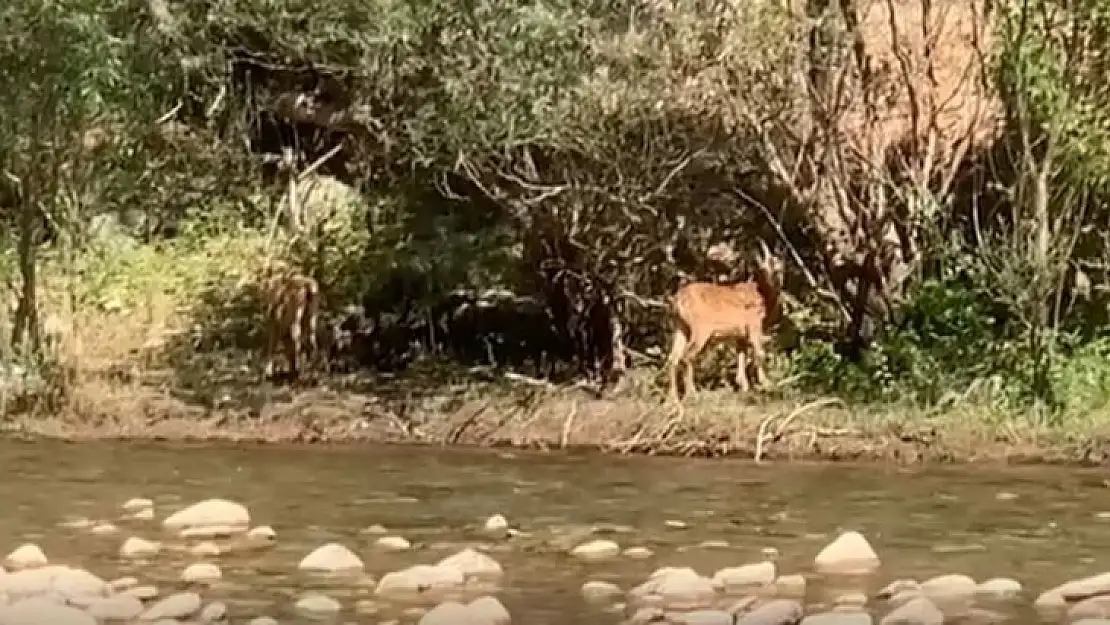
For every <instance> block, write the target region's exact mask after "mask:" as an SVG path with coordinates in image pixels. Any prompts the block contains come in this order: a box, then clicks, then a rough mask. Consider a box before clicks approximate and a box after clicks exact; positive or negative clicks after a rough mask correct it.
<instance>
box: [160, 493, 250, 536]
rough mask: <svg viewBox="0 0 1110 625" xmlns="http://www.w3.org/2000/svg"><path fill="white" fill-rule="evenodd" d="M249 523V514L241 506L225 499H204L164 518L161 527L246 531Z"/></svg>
mask: <svg viewBox="0 0 1110 625" xmlns="http://www.w3.org/2000/svg"><path fill="white" fill-rule="evenodd" d="M250 522H251V515H250V512H249V511H248V510H247V507H246V506H244V505H243V504H240V503H236V502H234V501H228V500H226V499H206V500H204V501H201V502H198V503H195V504H193V505H191V506H189V507H188V508H185V509H184V510H179V511H177V512H175V513H173V514H171V515H170V516H168V517H166V519H165V520H164V521H162V526H163V527H165V528H166V529H173V530H189V529H198V528H214V527H217V528H218V527H228V528H238V527H242V529H243V531H246V529H247V526H249V525H250Z"/></svg>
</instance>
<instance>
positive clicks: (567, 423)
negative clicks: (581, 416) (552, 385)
mask: <svg viewBox="0 0 1110 625" xmlns="http://www.w3.org/2000/svg"><path fill="white" fill-rule="evenodd" d="M577 416H578V402H576V401H571V402H570V410H568V411H567V418H566V419H563V432H562V434H561V435H560V436H559V449H566V448H567V442H568V441H569V440H570V430H571V428H573V427H574V418H575V417H577Z"/></svg>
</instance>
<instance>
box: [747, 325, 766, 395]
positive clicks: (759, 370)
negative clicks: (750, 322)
mask: <svg viewBox="0 0 1110 625" xmlns="http://www.w3.org/2000/svg"><path fill="white" fill-rule="evenodd" d="M765 341H766V339H765V338H763V337H761V336H760V337H753V338H752V340H751V342H750V345H751V349H752V364H753V365H754V366H755V383H756V386H758V387H760V388H767V372H765V371H764V370H763V359H764V356H765V355H766V352H765V351H764V350H763V343H764V342H765Z"/></svg>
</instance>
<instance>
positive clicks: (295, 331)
mask: <svg viewBox="0 0 1110 625" xmlns="http://www.w3.org/2000/svg"><path fill="white" fill-rule="evenodd" d="M300 312H301V311H300V310H298V311H297V314H296V315H294V319H293V323H291V324H289V327H288V330H287V332H288V333H287V334H286V336H285V340H286V351H288V352H289V377H290V379H293V380H296V379H297V377H298V376H299V375H300V366H299V365H300V362H299V361H300V351H301V314H300Z"/></svg>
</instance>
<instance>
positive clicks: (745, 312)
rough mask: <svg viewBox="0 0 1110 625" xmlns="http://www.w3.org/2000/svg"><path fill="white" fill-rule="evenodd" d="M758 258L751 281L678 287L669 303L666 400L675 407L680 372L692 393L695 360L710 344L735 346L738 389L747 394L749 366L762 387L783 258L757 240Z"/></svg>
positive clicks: (698, 283)
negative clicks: (767, 334) (718, 342)
mask: <svg viewBox="0 0 1110 625" xmlns="http://www.w3.org/2000/svg"><path fill="white" fill-rule="evenodd" d="M759 249H760V259H759V264H758V267H757V269H756V272H755V276H754V279H752V280H748V281H747V282H739V283H736V284H714V283H712V282H692V283H689V284H686V285H684V286H682V287H681V288H679V289H678V291H677V292H676V293H675V295H674V297H673V298H672V301H671V316H672V318H673V322H674V325H675V331H674V338H673V339H672V341H671V353H670V356H669V357H668V358H667V374H668V379H669V383H670V387H669V392H670V398H671V399H672V400H673V401H675V402H676V403H677V402H679V401H680V398H679V395H678V368H679V367H680V366H681V367H684V368H685V387H686V389H685V390H686V393H691V392H693V391H694V390H695V386H694V361H695V359H696V358H697V357H698V354H700V353H701V352H702V350H703V349H705V347H706V345H708V344H709V343H710V342H712V341H716V340H734V341H736V342H737V343H738V347H739V353H738V354H737V357H736V384H737V385H738V386H739V387H740V391H741V392H743V393H747V392H748V391H750V390H751V385H750V384H749V380H748V365H749V359H750V361H751V362H750V364H751V365H752V366H753V367H754V368H755V371H756V377H757V379H756V384H757V385H759V386H763V385H764V384H765V383H766V377H767V376H766V373H765V372H764V371H763V345H764V342H765V341H766V338H765V337H764V334H763V330H764V327H763V326H764V322H765V321H768V320H769V317H770V316H771V315H773V314H777V312H778V306H779V294H780V291H781V289H782V272H783V263H782V260H781V259H780V258H778V257H776V256H774V255H773V254H771V251H770V250H769V249H767V244H766V243H764V242H763V241H760V242H759Z"/></svg>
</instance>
